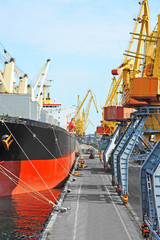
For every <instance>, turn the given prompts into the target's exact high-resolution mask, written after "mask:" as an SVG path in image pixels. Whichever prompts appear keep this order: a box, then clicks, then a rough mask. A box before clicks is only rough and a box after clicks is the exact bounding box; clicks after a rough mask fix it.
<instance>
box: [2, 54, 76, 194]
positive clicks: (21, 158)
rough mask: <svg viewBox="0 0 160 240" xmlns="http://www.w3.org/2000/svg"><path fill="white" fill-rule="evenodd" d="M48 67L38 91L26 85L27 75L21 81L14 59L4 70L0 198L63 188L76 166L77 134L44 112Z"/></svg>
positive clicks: (44, 68)
mask: <svg viewBox="0 0 160 240" xmlns="http://www.w3.org/2000/svg"><path fill="white" fill-rule="evenodd" d="M7 56H8V55H7ZM49 63H50V60H49V59H48V60H47V61H46V63H45V65H44V67H43V69H42V71H41V74H40V76H39V77H38V80H37V82H36V84H35V86H34V87H31V86H30V85H28V84H27V78H28V76H27V75H26V74H25V75H24V77H19V73H18V70H17V68H16V66H15V61H14V59H13V58H9V56H8V61H5V64H4V71H3V72H0V102H1V105H0V115H1V116H0V197H3V196H9V195H14V194H21V193H24V192H32V191H33V192H34V191H42V190H46V189H47V188H48V189H52V188H54V187H56V186H60V185H61V184H63V183H64V181H65V179H66V178H67V177H68V175H69V173H70V170H71V169H72V167H73V164H74V161H75V149H76V139H75V136H74V135H72V134H71V133H69V132H67V131H66V130H65V129H63V128H61V127H60V126H58V125H56V120H55V119H54V116H53V115H49V113H48V112H47V111H45V110H44V109H43V105H45V104H46V101H47V97H46V94H47V88H49V87H50V85H47V84H46V74H47V70H48V67H49ZM15 73H16V75H18V79H19V84H18V85H17V86H16V81H15ZM37 88H38V91H37ZM35 93H36V96H35ZM53 123H54V124H53Z"/></svg>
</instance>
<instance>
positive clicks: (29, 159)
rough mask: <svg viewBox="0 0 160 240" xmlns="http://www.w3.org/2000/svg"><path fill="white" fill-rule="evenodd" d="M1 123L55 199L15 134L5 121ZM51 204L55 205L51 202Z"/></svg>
mask: <svg viewBox="0 0 160 240" xmlns="http://www.w3.org/2000/svg"><path fill="white" fill-rule="evenodd" d="M3 124H4V125H5V127H6V128H7V130H8V131H9V133H10V134H11V135H12V137H13V138H14V140H15V142H16V143H17V145H18V146H19V148H20V149H21V151H22V152H23V154H24V155H25V156H26V158H27V160H28V161H29V162H30V164H31V165H32V167H33V168H34V170H35V171H36V173H37V174H38V176H39V177H40V178H41V180H42V181H43V183H44V184H45V186H46V188H47V189H48V191H49V192H50V193H51V195H52V197H53V198H54V199H55V200H56V201H57V199H56V197H55V196H54V194H53V193H52V191H51V190H50V189H49V187H48V185H47V183H46V182H45V181H44V179H43V178H42V176H41V175H40V173H39V172H38V171H37V169H36V167H35V166H34V164H33V163H32V161H31V160H30V159H29V157H28V155H27V154H26V152H25V151H24V150H23V148H22V147H21V145H20V144H19V142H18V141H17V139H16V138H15V136H14V135H13V133H12V132H11V131H10V129H9V127H8V126H7V125H6V123H5V122H3ZM53 205H55V204H54V203H53Z"/></svg>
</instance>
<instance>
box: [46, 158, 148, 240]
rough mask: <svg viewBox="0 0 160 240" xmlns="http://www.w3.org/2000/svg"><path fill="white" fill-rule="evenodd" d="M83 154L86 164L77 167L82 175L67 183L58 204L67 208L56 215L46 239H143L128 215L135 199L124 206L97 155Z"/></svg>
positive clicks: (130, 215) (132, 218)
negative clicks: (127, 205) (82, 166)
mask: <svg viewBox="0 0 160 240" xmlns="http://www.w3.org/2000/svg"><path fill="white" fill-rule="evenodd" d="M84 157H85V159H86V165H87V167H86V168H84V169H82V170H80V172H81V174H82V176H80V177H77V179H76V181H75V182H71V184H70V186H69V188H70V189H71V192H70V193H68V194H67V195H66V197H65V199H64V201H63V204H62V205H63V207H65V208H67V211H66V212H64V213H59V214H58V215H57V218H56V221H55V222H54V224H53V226H52V227H51V229H50V231H49V234H48V237H47V239H48V240H106V239H109V240H115V239H118V240H140V239H143V238H142V235H141V231H140V229H139V227H138V225H137V222H136V221H135V219H134V214H131V212H132V205H135V206H136V204H135V203H134V201H136V200H134V199H133V204H132V205H129V208H127V207H125V206H124V205H123V203H122V200H121V198H120V197H119V196H118V195H117V193H116V191H115V188H114V187H113V186H112V184H111V181H110V180H111V175H110V174H109V173H108V174H106V172H105V171H104V168H103V165H102V164H101V163H100V161H99V158H96V159H89V158H88V155H86V156H84ZM131 171H134V170H132V169H131ZM131 191H133V187H131ZM130 195H131V194H130Z"/></svg>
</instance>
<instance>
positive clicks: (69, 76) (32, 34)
mask: <svg viewBox="0 0 160 240" xmlns="http://www.w3.org/2000/svg"><path fill="white" fill-rule="evenodd" d="M0 5H1V28H0V29H1V39H0V42H1V43H2V44H3V45H4V46H5V48H6V50H7V51H8V52H9V53H10V54H11V55H12V56H13V57H14V58H15V59H16V64H17V66H18V67H19V68H20V69H21V70H23V71H24V72H25V73H27V74H28V75H29V78H30V79H31V80H32V82H33V81H35V78H34V77H35V76H37V74H38V73H39V71H40V69H41V68H42V66H43V65H44V63H45V61H46V59H48V58H50V59H51V64H50V69H49V73H48V78H49V79H54V82H53V84H52V90H51V95H52V97H53V98H56V99H57V101H58V102H61V103H62V105H63V106H68V107H71V106H72V105H75V104H77V95H80V99H81V100H82V99H83V98H84V96H85V94H86V93H87V91H88V89H91V90H92V91H93V92H94V93H95V95H96V98H97V104H98V109H99V114H96V111H95V109H94V107H93V105H92V107H91V112H90V117H89V119H90V120H91V121H92V123H93V124H94V126H95V127H94V128H93V127H92V126H91V125H90V126H89V127H88V130H87V133H93V132H94V131H95V128H96V126H97V125H99V124H100V120H101V113H102V110H101V107H102V106H103V105H104V103H105V101H106V98H107V94H108V90H109V87H110V84H111V79H112V75H111V69H113V68H116V67H118V66H119V65H120V64H121V63H122V61H123V60H124V55H123V53H125V50H126V49H127V48H128V44H129V40H130V35H129V32H131V31H133V28H134V24H135V23H134V21H133V18H135V17H137V15H138V13H139V9H140V6H139V4H138V1H137V0H131V1H128V0H45V1H44V0H16V1H15V0H0ZM149 7H150V16H151V28H152V29H153V27H154V26H155V25H156V22H157V15H158V14H159V13H160V1H157V0H149ZM0 52H2V51H0ZM2 70H3V69H2ZM86 103H87V102H86Z"/></svg>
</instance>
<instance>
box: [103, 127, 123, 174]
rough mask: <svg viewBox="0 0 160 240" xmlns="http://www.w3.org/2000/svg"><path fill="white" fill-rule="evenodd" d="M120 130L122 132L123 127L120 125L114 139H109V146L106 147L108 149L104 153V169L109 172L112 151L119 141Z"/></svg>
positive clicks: (113, 136)
mask: <svg viewBox="0 0 160 240" xmlns="http://www.w3.org/2000/svg"><path fill="white" fill-rule="evenodd" d="M120 130H121V126H120V125H119V126H118V127H117V128H116V130H115V132H114V134H113V135H112V137H111V138H110V139H109V142H108V144H107V146H106V149H105V150H104V152H103V162H104V169H105V170H108V167H109V158H110V155H111V152H112V150H113V149H114V148H115V146H116V140H117V137H118V135H119V133H120Z"/></svg>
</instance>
